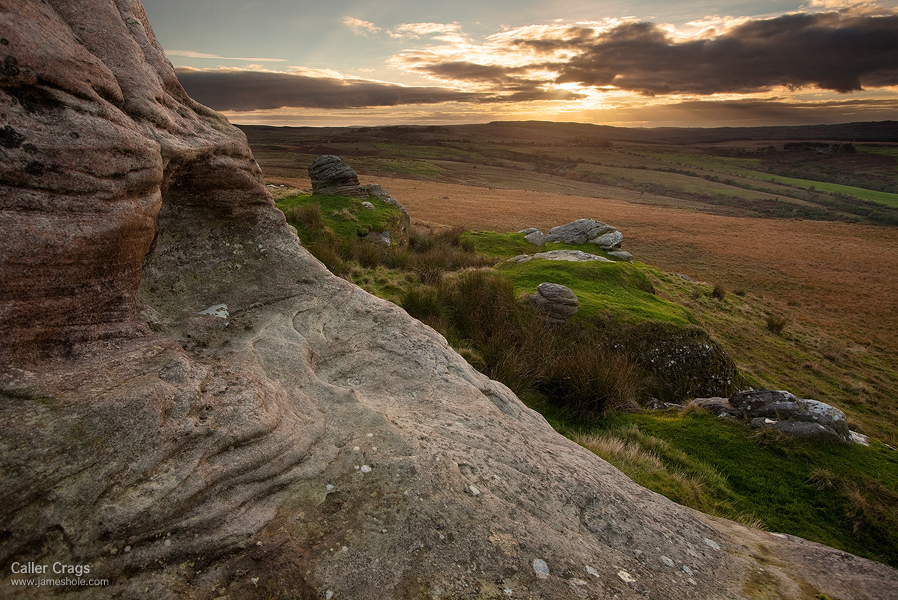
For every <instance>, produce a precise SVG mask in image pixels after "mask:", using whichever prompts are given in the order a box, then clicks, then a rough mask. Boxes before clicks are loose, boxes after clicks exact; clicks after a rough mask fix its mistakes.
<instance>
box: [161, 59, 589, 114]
mask: <svg viewBox="0 0 898 600" xmlns="http://www.w3.org/2000/svg"><path fill="white" fill-rule="evenodd" d="M176 72H177V75H178V79H179V80H180V82H181V85H182V86H184V89H185V90H186V91H187V93H188V94H189V95H190V96H191V97H192V98H193V99H194V100H196V101H197V102H200V103H202V104H205V105H207V106H209V107H211V108H214V109H215V110H219V111H252V110H271V109H277V108H282V107H294V108H323V109H346V108H364V107H380V106H399V105H412V104H439V103H444V102H465V103H479V104H495V103H517V102H534V101H552V100H576V99H578V98H581V97H582V96H580V95H579V94H576V93H574V92H571V91H568V90H546V89H537V88H534V87H532V86H527V85H523V86H518V87H509V88H507V89H506V90H503V92H502V93H495V92H470V91H462V90H457V89H452V88H444V87H423V86H422V87H410V86H401V85H397V84H393V83H385V82H381V81H372V80H367V79H356V78H344V77H342V76H341V77H329V76H320V75H317V74H316V75H314V76H312V75H309V74H303V73H317V71H316V70H302V71H299V72H300V74H294V73H281V72H273V71H259V70H253V71H246V70H238V69H205V70H202V69H192V68H185V67H179V68H177V69H176Z"/></svg>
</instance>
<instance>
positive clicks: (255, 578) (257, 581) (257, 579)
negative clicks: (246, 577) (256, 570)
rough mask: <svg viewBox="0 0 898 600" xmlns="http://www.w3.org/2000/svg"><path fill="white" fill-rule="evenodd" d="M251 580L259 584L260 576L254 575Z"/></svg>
mask: <svg viewBox="0 0 898 600" xmlns="http://www.w3.org/2000/svg"><path fill="white" fill-rule="evenodd" d="M250 581H252V582H253V585H259V578H258V577H253V578H252V579H250Z"/></svg>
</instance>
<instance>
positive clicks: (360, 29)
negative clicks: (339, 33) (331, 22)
mask: <svg viewBox="0 0 898 600" xmlns="http://www.w3.org/2000/svg"><path fill="white" fill-rule="evenodd" d="M343 24H344V25H346V26H347V27H349V28H350V29H352V31H353V33H355V34H358V35H367V34H369V33H380V32H381V31H383V29H381V28H380V27H378V26H377V25H375V24H374V23H371V22H369V21H362V20H361V19H356V18H355V17H343Z"/></svg>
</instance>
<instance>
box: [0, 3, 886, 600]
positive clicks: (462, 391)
mask: <svg viewBox="0 0 898 600" xmlns="http://www.w3.org/2000/svg"><path fill="white" fill-rule="evenodd" d="M0 6H2V9H0V31H2V32H3V39H4V40H5V42H4V44H3V45H2V46H0V55H2V56H0V64H3V65H4V70H3V71H2V73H0V105H2V110H0V114H2V115H4V116H3V119H4V123H3V126H2V130H3V134H2V135H3V137H2V139H3V140H4V143H3V144H2V145H0V154H2V160H0V177H2V179H0V185H2V189H0V274H2V275H0V277H2V283H3V284H2V285H0V422H2V423H3V434H2V437H0V490H2V498H3V502H2V504H0V564H2V565H6V567H4V571H3V580H2V581H0V595H3V596H7V595H10V594H13V595H15V596H16V597H21V598H29V599H30V598H45V597H47V594H48V592H49V591H50V590H49V589H47V588H46V587H18V588H15V589H14V588H12V587H11V584H10V582H9V579H10V577H11V576H14V575H12V574H11V573H10V571H9V570H8V569H9V566H10V565H13V564H14V563H18V564H19V565H29V564H30V563H31V564H34V565H46V566H47V568H48V569H50V568H51V566H52V565H54V564H56V563H58V564H59V565H71V566H75V565H82V566H83V565H87V566H89V567H90V573H89V576H90V578H96V579H107V580H108V585H106V586H103V587H89V586H81V587H69V588H55V589H53V591H52V592H50V593H60V594H62V593H66V594H69V595H71V596H73V597H78V598H85V599H91V598H110V597H121V598H134V597H147V596H151V597H153V598H161V599H170V598H221V597H226V598H231V599H242V598H333V599H335V600H336V599H340V598H421V597H430V598H478V597H507V596H511V597H533V598H570V597H572V596H577V597H583V598H610V597H612V596H615V595H618V596H620V597H622V598H637V597H647V596H651V597H663V598H687V597H689V598H721V597H733V598H738V597H744V596H745V590H746V589H758V586H761V585H763V589H764V590H768V591H769V595H770V596H771V597H772V596H777V597H782V598H799V597H802V598H804V597H809V595H810V596H813V595H814V594H816V593H820V594H826V595H828V596H830V597H839V598H846V599H847V598H860V597H868V598H885V597H888V596H889V595H890V594H892V593H893V590H895V589H898V573H896V571H895V570H894V569H891V568H889V567H886V566H884V565H882V564H879V563H874V562H871V561H868V560H864V559H860V558H855V557H850V556H849V555H846V554H845V553H843V552H839V551H836V550H833V549H832V548H828V547H825V546H822V545H820V544H813V543H810V542H805V541H803V540H799V539H797V538H791V537H787V536H776V535H774V534H770V533H766V532H763V531H758V530H754V529H750V528H747V527H744V526H742V525H739V524H737V523H733V522H729V521H725V520H722V519H717V518H714V517H710V516H707V515H703V514H700V513H697V512H695V511H692V510H689V509H687V508H684V507H682V506H680V505H677V504H675V503H673V502H670V501H669V500H667V499H665V498H663V497H661V496H659V495H657V494H654V493H651V492H649V491H647V490H645V489H643V488H641V487H639V486H637V485H636V484H634V483H633V482H632V481H630V480H629V479H627V478H626V477H625V476H624V475H622V474H621V473H620V472H619V471H617V470H616V469H614V468H613V467H611V466H610V465H608V464H607V463H605V462H604V461H602V460H600V459H599V458H598V457H596V456H595V455H594V454H592V453H590V452H588V451H587V450H585V449H584V448H581V447H579V446H577V445H576V444H574V443H572V442H570V441H569V440H567V439H565V438H563V437H561V436H559V435H558V434H557V433H555V432H554V431H553V430H552V428H551V427H550V426H549V425H548V424H547V423H546V421H545V420H544V419H543V418H542V417H541V416H539V415H538V414H536V413H534V412H533V411H531V410H529V409H528V408H527V407H525V406H524V405H523V404H522V403H521V402H520V401H519V400H518V398H517V397H515V395H514V394H512V393H511V392H510V391H509V390H508V388H506V387H505V386H503V385H501V384H499V383H497V382H494V381H490V380H489V379H488V378H486V377H485V376H483V375H482V374H480V373H478V372H476V371H475V370H473V369H472V368H471V367H470V366H468V364H467V363H466V362H465V361H464V359H462V358H461V357H460V356H459V355H458V354H456V353H455V352H454V351H452V349H451V348H449V346H448V345H447V343H446V341H445V339H443V338H442V336H440V335H439V334H437V333H436V332H435V331H433V330H432V329H430V328H429V327H427V326H425V325H422V324H421V323H419V322H417V321H415V320H414V319H412V318H410V317H409V316H408V315H407V314H406V313H405V312H404V311H403V310H401V309H400V308H398V307H396V306H395V305H393V304H391V303H389V302H386V301H383V300H380V299H378V298H375V297H373V296H370V295H368V294H367V293H365V292H364V291H362V290H361V289H359V288H358V287H356V286H353V285H352V284H350V283H348V282H346V281H344V280H342V279H340V278H337V277H334V276H333V275H331V274H330V273H328V272H327V270H326V269H325V268H324V267H323V265H321V263H320V262H318V261H317V260H316V259H314V258H313V257H312V256H311V255H310V254H309V253H308V252H307V251H306V250H305V249H303V248H302V247H301V245H300V244H299V242H298V240H297V238H296V236H295V234H294V233H292V232H291V230H290V228H289V227H288V226H287V224H286V222H285V220H284V216H283V215H282V214H281V213H280V212H279V211H277V210H276V209H275V208H274V205H273V202H272V199H271V196H270V195H269V193H268V191H267V190H266V188H265V186H264V184H263V180H262V174H261V172H260V171H259V168H258V166H257V165H256V164H255V162H254V161H253V160H252V156H251V153H250V150H249V148H248V146H247V144H246V142H245V138H244V136H243V134H242V133H240V132H239V130H237V129H235V128H233V127H231V126H230V125H229V124H228V123H227V121H226V120H225V119H224V118H223V117H221V116H220V115H218V114H217V113H214V112H212V111H211V110H209V109H207V108H205V107H202V106H200V105H198V104H196V103H195V102H193V101H192V100H190V99H189V98H188V97H187V96H186V94H185V93H184V91H183V90H182V89H181V87H180V85H179V84H178V82H177V80H176V78H175V75H174V72H173V70H172V67H171V65H170V63H169V62H168V61H167V60H166V58H165V54H164V52H163V50H162V48H161V47H160V46H159V44H158V43H157V42H156V40H155V37H154V36H153V33H152V30H151V28H150V25H149V22H148V21H147V18H146V14H145V13H144V10H143V8H142V7H141V5H140V4H139V3H137V2H132V1H123V0H118V1H114V0H83V1H81V2H61V1H58V0H50V1H44V0H17V1H16V2H3V3H2V5H0ZM7 128H8V129H7ZM759 578H760V579H759ZM759 581H760V583H759ZM749 586H753V587H749Z"/></svg>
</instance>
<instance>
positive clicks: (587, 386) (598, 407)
mask: <svg viewBox="0 0 898 600" xmlns="http://www.w3.org/2000/svg"><path fill="white" fill-rule="evenodd" d="M559 350H560V351H556V352H555V353H554V354H553V356H551V357H548V356H547V357H545V358H546V359H547V362H548V364H547V365H546V371H547V372H546V373H545V375H544V377H543V381H542V382H541V384H540V386H539V387H540V390H541V391H543V392H545V393H546V394H548V395H549V396H550V397H551V398H552V399H553V400H554V401H555V402H557V403H558V404H561V405H563V406H566V407H568V408H570V409H571V410H572V411H573V412H574V414H575V415H579V416H589V415H593V414H596V413H602V412H605V411H608V410H614V409H617V408H621V407H623V406H625V405H627V404H629V403H632V402H635V400H636V396H637V394H638V392H639V388H640V382H641V379H642V378H641V377H640V375H639V372H638V370H637V369H636V367H635V365H634V364H633V363H632V362H631V361H629V360H628V359H627V358H626V357H625V356H624V355H623V354H618V353H612V352H610V351H609V350H608V349H606V348H605V347H603V346H598V345H592V344H582V343H580V344H575V345H569V346H567V347H566V348H563V349H559Z"/></svg>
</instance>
